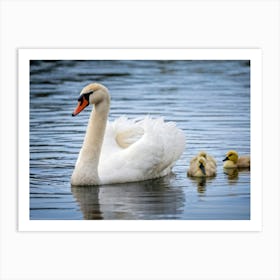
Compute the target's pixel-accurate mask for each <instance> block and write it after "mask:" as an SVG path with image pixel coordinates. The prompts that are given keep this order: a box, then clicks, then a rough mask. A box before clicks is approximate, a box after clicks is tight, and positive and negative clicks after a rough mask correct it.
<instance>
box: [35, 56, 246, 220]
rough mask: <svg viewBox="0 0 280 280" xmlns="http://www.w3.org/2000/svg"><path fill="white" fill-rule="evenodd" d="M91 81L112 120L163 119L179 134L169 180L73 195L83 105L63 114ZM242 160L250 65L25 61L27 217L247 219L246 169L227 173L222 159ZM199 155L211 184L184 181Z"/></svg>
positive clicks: (77, 190) (80, 190)
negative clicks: (212, 165)
mask: <svg viewBox="0 0 280 280" xmlns="http://www.w3.org/2000/svg"><path fill="white" fill-rule="evenodd" d="M91 82H100V83H102V84H104V85H106V86H107V87H108V88H109V90H110V93H111V109H110V120H114V119H115V118H117V117H119V116H123V115H126V116H128V117H129V118H134V117H139V116H144V115H146V114H149V115H151V116H155V117H158V116H163V117H164V118H165V120H166V121H174V122H176V123H177V126H178V127H179V128H181V129H182V130H183V131H184V133H185V135H186V149H185V151H184V153H183V155H182V156H181V158H180V159H179V160H178V161H177V163H176V165H175V167H174V168H173V174H171V175H170V176H167V177H164V178H160V179H156V180H150V181H144V182H137V183H129V184H116V185H106V186H98V187H97V186H91V187H71V184H70V177H71V174H72V171H73V168H74V165H75V162H76V159H77V156H78V153H79V150H80V148H81V146H82V143H83V138H84V134H85V130H86V127H87V123H88V118H89V115H90V110H91V109H92V108H91V106H89V107H87V108H86V109H85V110H84V111H83V112H82V113H80V114H79V115H78V116H77V117H75V118H73V117H72V116H71V114H72V112H73V109H74V108H75V106H76V104H77V98H78V96H79V93H80V91H81V89H82V88H83V87H84V86H85V85H87V84H88V83H91ZM230 149H235V150H237V151H238V152H239V154H250V62H249V61H197V60H196V61H143V60H141V61H140V60H139V61H77V60H75V61H74V60H69V61H67V60H64V61H38V60H36V61H32V62H31V63H30V219H36V220H38V219H39V220H43V219H56V220H57V219H58V220H61V219H62V220H65V219H67V220H80V219H184V220H233V219H234V220H244V219H245V220H246V219H250V171H249V170H242V171H237V172H233V174H225V172H224V170H223V167H222V165H223V162H222V159H223V158H224V157H225V153H226V152H227V151H228V150H230ZM201 150H204V151H207V152H209V153H210V154H211V155H213V156H214V157H215V158H216V160H217V163H218V166H217V176H216V177H215V178H212V179H206V180H205V179H204V180H195V179H191V178H189V177H187V176H186V170H187V168H188V166H189V162H190V159H191V158H192V157H193V156H194V155H196V154H197V153H198V152H199V151H201Z"/></svg>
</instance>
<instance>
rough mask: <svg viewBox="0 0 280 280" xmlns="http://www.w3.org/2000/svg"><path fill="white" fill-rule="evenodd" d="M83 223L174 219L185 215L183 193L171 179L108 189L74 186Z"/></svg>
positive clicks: (74, 193)
mask: <svg viewBox="0 0 280 280" xmlns="http://www.w3.org/2000/svg"><path fill="white" fill-rule="evenodd" d="M71 191H72V193H73V195H74V197H75V199H76V200H77V202H78V203H79V205H80V209H81V211H82V213H83V217H84V219H86V220H88V219H109V220H111V219H121V220H125V219H134V220H135V219H175V218H178V217H179V216H180V215H181V214H182V211H183V206H184V203H185V199H184V195H183V190H182V189H181V188H172V186H171V185H170V177H168V176H167V177H164V178H160V179H156V180H149V181H143V182H135V183H127V184H115V185H106V186H79V187H77V186H72V188H71Z"/></svg>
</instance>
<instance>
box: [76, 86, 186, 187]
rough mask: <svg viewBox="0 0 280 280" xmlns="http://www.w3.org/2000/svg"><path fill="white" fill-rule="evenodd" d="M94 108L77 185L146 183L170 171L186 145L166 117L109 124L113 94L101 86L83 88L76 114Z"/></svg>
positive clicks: (179, 133) (83, 149) (82, 152)
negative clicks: (111, 96) (145, 181)
mask: <svg viewBox="0 0 280 280" xmlns="http://www.w3.org/2000/svg"><path fill="white" fill-rule="evenodd" d="M89 104H94V105H95V106H94V107H95V108H94V109H93V110H92V113H91V116H90V119H89V123H88V127H87V132H86V135H85V138H84V143H83V146H82V148H81V150H80V153H79V157H78V159H77V162H76V165H75V169H74V171H73V174H72V178H71V184H72V185H102V184H114V183H125V182H135V181H143V180H148V179H153V178H158V177H162V176H165V175H167V174H168V173H170V171H171V169H172V167H173V165H174V164H175V162H176V160H177V159H178V158H179V157H180V156H181V154H182V153H183V150H184V147H185V137H184V134H183V131H182V130H180V129H178V128H176V126H175V124H174V123H172V122H167V123H166V122H164V121H163V119H162V118H159V119H151V118H150V117H145V118H143V119H138V120H128V119H127V118H125V117H121V118H119V119H117V120H115V121H114V122H112V123H110V122H107V118H108V113H109V107H110V95H109V92H108V90H107V88H106V87H105V86H103V85H101V84H97V83H94V84H89V85H87V86H86V87H84V88H83V90H82V91H81V93H80V97H79V99H78V105H77V108H76V109H75V111H74V112H73V114H72V115H73V116H75V115H77V114H78V113H80V112H81V111H82V110H83V109H84V108H85V107H86V106H87V105H89Z"/></svg>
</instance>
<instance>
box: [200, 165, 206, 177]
mask: <svg viewBox="0 0 280 280" xmlns="http://www.w3.org/2000/svg"><path fill="white" fill-rule="evenodd" d="M199 168H200V169H201V171H202V173H203V174H204V175H206V171H205V167H204V165H203V164H202V163H200V165H199Z"/></svg>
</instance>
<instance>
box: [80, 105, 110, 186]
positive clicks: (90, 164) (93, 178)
mask: <svg viewBox="0 0 280 280" xmlns="http://www.w3.org/2000/svg"><path fill="white" fill-rule="evenodd" d="M109 107H110V101H108V100H103V101H102V102H100V103H98V104H96V105H95V108H93V110H92V112H91V115H90V119H89V123H88V127H87V132H86V135H85V138H84V143H83V147H82V149H81V152H80V155H79V163H81V164H82V166H81V167H82V168H90V170H89V172H90V178H88V176H87V175H88V174H85V177H87V178H84V179H85V180H90V182H87V181H86V182H85V183H86V184H99V183H100V179H99V176H98V163H99V158H100V153H101V148H102V143H103V139H104V134H105V129H106V123H107V118H108V113H109Z"/></svg>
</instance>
